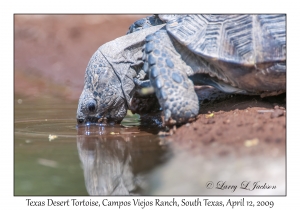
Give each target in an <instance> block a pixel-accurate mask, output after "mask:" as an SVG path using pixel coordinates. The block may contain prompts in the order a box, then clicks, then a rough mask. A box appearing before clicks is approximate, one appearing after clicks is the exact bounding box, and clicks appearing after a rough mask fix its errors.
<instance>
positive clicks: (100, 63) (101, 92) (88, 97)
mask: <svg viewBox="0 0 300 210" xmlns="http://www.w3.org/2000/svg"><path fill="white" fill-rule="evenodd" d="M163 26H164V24H163V25H158V26H153V27H150V28H147V29H143V30H140V31H137V32H134V33H132V34H128V35H125V36H122V37H120V38H117V39H115V40H113V41H111V42H108V43H106V44H104V45H102V46H101V47H100V48H99V49H98V50H97V51H96V52H95V53H94V55H93V56H92V58H91V59H90V61H89V64H88V66H87V68H86V72H85V84H84V89H83V91H82V94H81V96H80V98H79V103H78V109H77V122H78V123H79V124H82V123H97V122H98V123H101V122H108V123H120V122H121V121H122V119H123V118H124V117H125V116H126V113H127V109H128V108H130V107H129V104H130V100H131V97H132V96H133V93H134V91H135V84H134V82H133V78H134V77H135V76H136V75H137V73H136V70H134V69H133V67H132V66H133V65H134V64H136V63H137V62H138V60H141V58H142V47H143V45H144V39H145V37H146V36H147V35H149V34H152V33H154V32H155V31H157V30H159V29H160V28H162V27H163ZM103 120H104V121H103Z"/></svg>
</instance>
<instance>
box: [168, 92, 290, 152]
mask: <svg viewBox="0 0 300 210" xmlns="http://www.w3.org/2000/svg"><path fill="white" fill-rule="evenodd" d="M200 112H201V114H200V115H199V116H198V119H197V120H196V121H195V122H192V123H189V124H186V125H183V126H181V127H180V128H177V129H176V131H175V135H172V136H171V137H170V138H171V139H172V141H174V142H176V143H178V144H179V145H181V146H184V145H185V146H187V147H190V148H193V149H194V150H195V151H197V152H201V153H202V154H207V155H211V151H212V150H210V149H208V148H209V147H212V148H213V151H214V155H216V154H217V155H219V156H224V155H228V154H229V153H232V152H233V151H234V153H235V155H237V156H240V155H242V156H245V155H252V154H260V155H263V156H271V157H275V156H281V155H285V152H286V105H285V94H282V95H280V96H276V97H271V98H263V99H262V98H260V97H251V96H234V97H232V98H230V99H225V100H223V101H219V102H213V103H211V104H207V105H204V106H202V108H201V111H200ZM173 132H174V131H173ZM186 142H189V143H188V144H186ZM216 145H219V146H217V147H216Z"/></svg>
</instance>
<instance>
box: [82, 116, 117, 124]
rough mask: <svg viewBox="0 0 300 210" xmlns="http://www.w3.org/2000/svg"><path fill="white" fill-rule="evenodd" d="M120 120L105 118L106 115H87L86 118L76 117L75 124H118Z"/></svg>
mask: <svg viewBox="0 0 300 210" xmlns="http://www.w3.org/2000/svg"><path fill="white" fill-rule="evenodd" d="M121 121H122V120H120V119H113V118H106V117H87V118H86V119H82V118H78V119H77V125H91V124H110V125H114V124H120V123H121Z"/></svg>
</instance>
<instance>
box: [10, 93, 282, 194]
mask: <svg viewBox="0 0 300 210" xmlns="http://www.w3.org/2000/svg"><path fill="white" fill-rule="evenodd" d="M14 106H15V112H14V117H15V119H14V122H15V123H14V194H15V195H140V194H146V195H284V194H285V157H284V155H282V156H278V157H276V158H274V157H271V156H270V157H268V156H259V155H258V156H251V157H250V156H239V157H238V158H237V156H235V151H236V150H237V149H242V148H233V147H231V146H230V145H228V146H224V145H223V147H226V148H225V149H227V151H229V152H228V155H226V156H220V155H218V154H215V153H214V151H215V148H216V147H218V146H220V145H217V144H211V145H209V146H205V145H203V144H197V143H195V142H194V143H190V142H189V141H186V142H185V141H183V143H181V144H179V143H176V141H172V137H171V138H166V137H162V136H158V135H157V134H158V132H159V131H160V130H161V129H159V128H156V127H149V126H146V127H145V126H144V127H142V126H140V125H139V120H138V118H137V116H127V117H126V118H125V119H124V120H123V122H122V125H116V126H113V127H111V126H104V125H96V126H95V125H91V126H80V127H78V128H77V127H76V119H75V116H76V110H77V101H66V100H62V99H58V98H53V97H44V98H32V99H29V98H26V97H24V96H21V95H16V96H15V104H14ZM199 142H201V141H199ZM193 147H194V148H193ZM197 147H198V148H200V149H201V150H195V148H197ZM197 151H198V152H197ZM199 151H207V152H206V154H202V153H201V152H199ZM245 180H247V181H249V183H250V185H251V186H252V185H253V183H254V182H255V181H260V184H262V185H263V184H264V183H267V184H268V185H272V186H276V188H275V189H274V190H264V189H260V190H257V189H256V190H253V191H250V190H245V189H244V190H241V189H240V188H239V185H240V184H241V183H242V182H243V181H245ZM211 182H212V183H213V184H214V187H213V188H209V187H210V186H212V185H211ZM233 186H237V188H236V189H235V190H234V191H233V190H232V189H233V188H232V187H233ZM217 187H219V188H222V187H223V188H224V189H218V188H217Z"/></svg>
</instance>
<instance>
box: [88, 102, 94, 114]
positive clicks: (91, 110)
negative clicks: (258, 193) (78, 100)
mask: <svg viewBox="0 0 300 210" xmlns="http://www.w3.org/2000/svg"><path fill="white" fill-rule="evenodd" d="M87 108H88V110H89V111H90V112H93V111H95V109H96V102H95V100H90V101H89V102H88V103H87Z"/></svg>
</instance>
